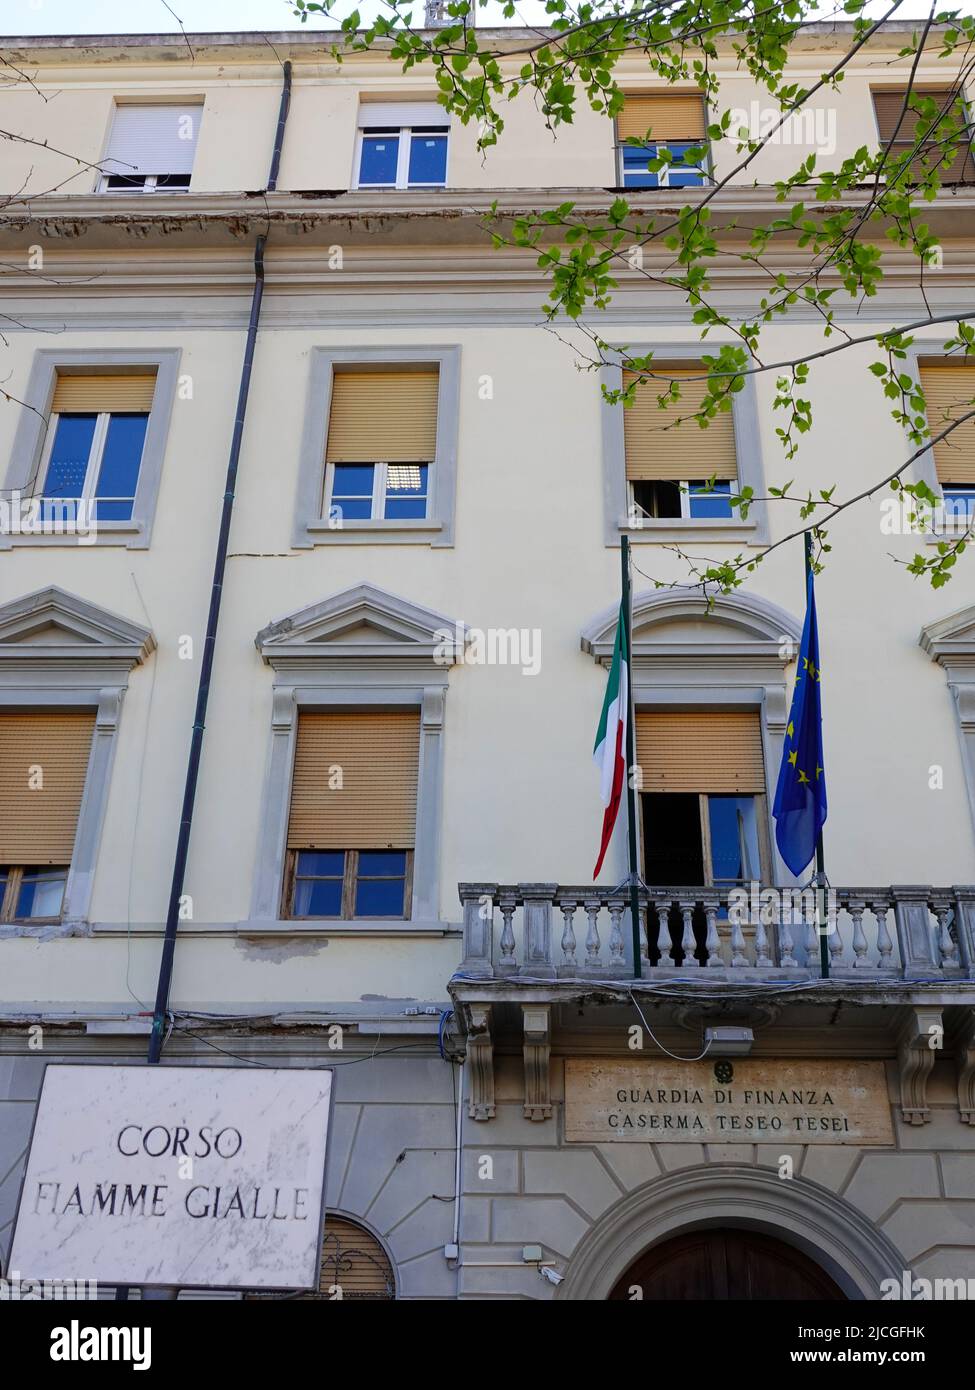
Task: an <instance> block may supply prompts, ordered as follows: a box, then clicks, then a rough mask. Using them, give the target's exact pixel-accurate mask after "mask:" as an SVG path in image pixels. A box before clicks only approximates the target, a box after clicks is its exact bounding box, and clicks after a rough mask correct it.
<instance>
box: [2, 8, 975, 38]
mask: <svg viewBox="0 0 975 1390" xmlns="http://www.w3.org/2000/svg"><path fill="white" fill-rule="evenodd" d="M946 3H950V0H946ZM956 5H957V8H958V9H960V10H963V11H964V12H966V13H971V11H972V9H973V6H975V0H956ZM169 6H170V7H171V9H170V8H167V5H166V4H165V3H164V0H4V3H3V9H2V12H0V29H2V32H3V33H4V34H7V35H9V36H14V35H22V34H152V33H155V34H160V33H162V34H165V33H175V32H177V31H178V29H179V25H178V24H177V22H176V20H175V19H174V18H173V13H172V11H175V13H176V14H177V15H178V16H179V18H180V19H181V20H182V21H183V24H184V25H185V27H186V29H187V30H188V31H189V32H190V33H193V32H196V33H206V32H212V31H215V30H231V31H238V30H245V29H268V30H270V29H292V28H300V27H301V26H300V25H299V23H298V21H297V20H296V19H295V17H294V11H293V9H292V6H291V4H290V3H289V0H169ZM351 8H352V3H351V0H343V4H342V10H343V13H344V12H346V11H347V10H348V9H351ZM374 8H375V6H374V5H372V4H370V3H369V0H364V3H362V4H361V5H360V10H361V11H362V12H363V13H368V12H369V11H370V10H371V9H374ZM421 8H422V0H416V5H415V10H416V12H417V13H419V12H420V10H421ZM519 8H520V11H521V14H522V16H523V19H524V20H526V21H529V22H532V23H539V22H544V7H543V5H542V4H541V3H540V0H528V2H527V3H525V4H523V5H521V6H520V7H519ZM927 8H928V7H927V5H926V4H925V3H924V0H906V3H905V4H904V5H903V7H902V9H901V10H900V11H898V17H903V18H913V17H916V16H918V15H920V14H925V13H926V12H927ZM825 9H826V7H825V6H824V11H825ZM492 10H493V11H494V13H493V14H492ZM871 11H872V12H881V13H882V11H883V7H882V6H881V5H879V4H871ZM480 13H481V14H483V22H484V23H486V24H491V23H498V22H499V17H498V14H497V7H495V6H493V5H492V6H489V7H488V9H487V10H485V11H483V12H480ZM305 27H307V28H314V29H322V28H329V27H331V26H330V25H328V24H327V23H326V22H325V21H323V20H321V19H320V18H318V19H311V20H309V22H308V25H307V26H305Z"/></svg>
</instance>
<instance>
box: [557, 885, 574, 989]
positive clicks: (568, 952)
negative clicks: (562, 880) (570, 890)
mask: <svg viewBox="0 0 975 1390" xmlns="http://www.w3.org/2000/svg"><path fill="white" fill-rule="evenodd" d="M559 906H560V908H561V909H562V921H563V923H564V925H563V927H562V964H561V966H560V967H559V969H560V971H561V973H562V974H564V975H576V974H578V971H579V963H578V961H577V960H576V930H575V915H576V907H577V904H576V903H572V902H564V901H563V902H561V903H560V904H559Z"/></svg>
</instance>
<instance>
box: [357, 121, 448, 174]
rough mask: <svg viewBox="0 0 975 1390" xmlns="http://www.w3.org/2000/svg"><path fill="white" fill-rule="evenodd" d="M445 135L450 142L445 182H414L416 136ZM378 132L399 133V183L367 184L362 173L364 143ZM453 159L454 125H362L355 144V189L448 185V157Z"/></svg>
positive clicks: (397, 166) (397, 162)
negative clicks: (412, 159)
mask: <svg viewBox="0 0 975 1390" xmlns="http://www.w3.org/2000/svg"><path fill="white" fill-rule="evenodd" d="M433 134H436V135H438V136H443V138H444V140H445V141H446V143H447V148H446V157H445V160H444V177H443V183H410V181H409V175H410V150H411V149H412V147H413V136H414V135H419V136H423V135H433ZM376 135H389V136H390V137H392V136H394V135H395V136H396V137H397V139H398V140H399V146H398V148H397V151H396V182H395V183H363V182H362V180H361V178H360V174H361V172H362V142H363V139H364V138H366V137H367V136H368V137H374V136H376ZM449 158H450V126H449V125H448V124H446V123H445V124H444V125H443V126H431V125H421V126H410V125H401V126H393V125H390V126H360V127H359V129H358V131H357V132H356V143H355V171H354V172H355V180H354V183H353V187H354V188H399V189H404V188H446V187H447V160H448V159H449Z"/></svg>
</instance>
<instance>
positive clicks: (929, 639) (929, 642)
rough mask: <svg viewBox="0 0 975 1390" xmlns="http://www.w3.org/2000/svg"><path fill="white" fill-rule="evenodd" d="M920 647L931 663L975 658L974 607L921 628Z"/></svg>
mask: <svg viewBox="0 0 975 1390" xmlns="http://www.w3.org/2000/svg"><path fill="white" fill-rule="evenodd" d="M919 641H920V645H921V647H922V648H923V650H924V651H926V652H927V654H928V656H930V658H931V660H932V661H939V662H941V663H942V664H943V663H944V661H945V659H946V658H947V659H949V660H950V659H951V658H952V657H961V658H964V657H973V658H975V607H973V608H960V609H959V610H958V612H957V613H949V615H948V616H947V617H946V618H938V619H936V620H935V621H934V622H933V623H927V624H925V626H924V627H922V628H921V636H920V638H919Z"/></svg>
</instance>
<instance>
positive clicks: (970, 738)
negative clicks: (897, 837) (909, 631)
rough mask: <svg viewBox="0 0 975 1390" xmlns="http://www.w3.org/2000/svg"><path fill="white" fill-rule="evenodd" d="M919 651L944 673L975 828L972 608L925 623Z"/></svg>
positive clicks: (974, 641) (974, 630)
mask: <svg viewBox="0 0 975 1390" xmlns="http://www.w3.org/2000/svg"><path fill="white" fill-rule="evenodd" d="M918 642H919V645H920V647H921V649H922V651H924V652H926V653H927V655H928V656H929V657H930V658H931V660H932V661H934V662H936V663H937V664H938V665H939V666H940V667H941V668H942V670H943V671H944V673H945V677H946V678H947V681H948V689H949V691H950V692H951V697H952V704H953V706H954V710H955V724H956V727H957V729H958V741H959V744H960V747H961V766H962V772H963V774H964V777H965V790H966V791H967V793H968V804H969V807H970V809H971V814H972V825H973V827H975V606H973V607H971V608H962V609H960V610H959V611H958V612H957V613H951V614H949V616H948V617H946V618H939V619H937V620H936V621H935V622H933V623H927V624H926V625H925V626H924V627H922V629H921V635H920V637H919V639H918Z"/></svg>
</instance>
